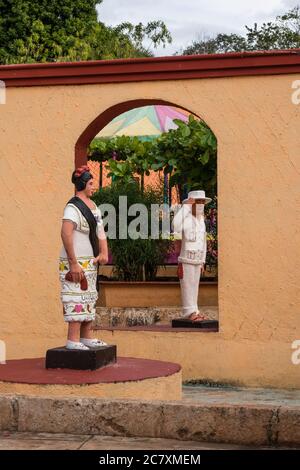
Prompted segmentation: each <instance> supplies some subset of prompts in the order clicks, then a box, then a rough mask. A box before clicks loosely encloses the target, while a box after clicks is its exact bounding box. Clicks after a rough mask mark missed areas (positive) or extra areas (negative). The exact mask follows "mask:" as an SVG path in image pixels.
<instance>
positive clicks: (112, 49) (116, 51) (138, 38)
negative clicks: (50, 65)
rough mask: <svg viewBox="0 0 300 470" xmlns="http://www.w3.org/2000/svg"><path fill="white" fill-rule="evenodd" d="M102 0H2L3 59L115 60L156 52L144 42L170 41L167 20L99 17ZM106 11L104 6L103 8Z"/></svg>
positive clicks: (0, 51)
mask: <svg viewBox="0 0 300 470" xmlns="http://www.w3.org/2000/svg"><path fill="white" fill-rule="evenodd" d="M101 3H102V0H56V1H55V2H50V1H49V0H10V1H7V0H0V63H2V64H13V63H32V62H51V61H53V62H59V61H64V62H65V61H79V60H92V59H113V58H127V57H140V56H149V55H152V53H151V51H150V49H146V48H145V47H144V46H143V41H144V40H145V39H146V38H149V40H150V42H151V45H153V47H157V46H158V45H159V44H163V45H165V44H166V42H170V41H171V36H170V33H169V31H168V30H167V28H166V26H165V24H164V23H163V22H161V21H152V22H149V23H148V24H147V25H143V24H141V23H140V24H138V25H132V24H130V23H124V24H122V25H120V26H117V27H109V26H106V25H105V24H104V23H102V22H101V21H99V20H98V18H97V10H96V6H98V5H101ZM100 15H101V11H100Z"/></svg>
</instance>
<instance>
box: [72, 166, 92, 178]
mask: <svg viewBox="0 0 300 470" xmlns="http://www.w3.org/2000/svg"><path fill="white" fill-rule="evenodd" d="M85 171H90V169H89V167H88V166H87V165H82V166H80V167H79V168H76V171H75V176H76V177H79V176H81V175H82V173H84V172H85Z"/></svg>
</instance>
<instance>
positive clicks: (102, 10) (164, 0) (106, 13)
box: [98, 0, 300, 55]
mask: <svg viewBox="0 0 300 470" xmlns="http://www.w3.org/2000/svg"><path fill="white" fill-rule="evenodd" d="M297 4H300V0H295V1H293V0H264V1H263V2H262V1H261V0H251V1H247V2H241V1H240V0H226V1H224V0H223V1H222V0H210V1H209V2H207V0H188V2H186V3H185V2H183V1H182V0H151V1H149V0H103V3H102V4H101V5H100V6H99V8H98V11H99V19H100V21H103V22H104V23H106V24H109V25H117V24H119V23H122V22H123V21H130V22H132V23H139V22H143V23H147V22H148V21H151V20H158V19H160V20H163V21H164V22H165V23H166V25H167V27H168V28H169V30H170V31H171V34H172V37H173V43H172V44H171V45H169V46H167V47H166V48H165V49H164V48H163V47H159V48H158V49H157V50H156V51H154V53H155V55H171V54H173V53H174V52H176V51H178V50H180V49H182V48H185V47H186V46H187V45H189V44H190V43H191V42H192V41H193V40H194V39H197V38H199V37H201V35H203V34H205V35H206V36H211V35H214V34H216V33H219V32H224V33H231V32H232V33H237V34H242V33H244V31H245V29H244V26H245V25H246V24H247V25H248V26H252V25H253V24H254V23H255V22H257V23H262V22H265V21H270V20H272V19H275V17H276V16H277V15H279V14H282V13H284V12H286V11H287V10H289V9H290V8H292V7H294V6H296V5H297ZM145 45H146V46H149V44H145Z"/></svg>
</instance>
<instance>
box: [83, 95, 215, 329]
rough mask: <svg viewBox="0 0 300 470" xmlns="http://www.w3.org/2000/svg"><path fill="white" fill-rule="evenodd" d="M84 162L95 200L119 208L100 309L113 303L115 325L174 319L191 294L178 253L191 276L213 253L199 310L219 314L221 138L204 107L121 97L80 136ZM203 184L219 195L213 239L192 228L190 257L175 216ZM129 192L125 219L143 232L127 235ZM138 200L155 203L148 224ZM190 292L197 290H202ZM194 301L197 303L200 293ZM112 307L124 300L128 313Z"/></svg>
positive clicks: (210, 230) (209, 230) (210, 210)
mask: <svg viewBox="0 0 300 470" xmlns="http://www.w3.org/2000/svg"><path fill="white" fill-rule="evenodd" d="M83 164H88V165H89V167H90V170H91V172H92V174H93V177H94V178H93V180H94V186H95V189H96V192H95V194H94V197H93V199H94V201H95V202H96V204H97V205H98V206H100V207H101V208H102V207H103V208H104V206H102V205H103V204H112V205H113V206H114V208H115V214H116V221H115V228H114V229H112V230H111V231H110V232H107V236H108V242H109V262H108V264H107V265H105V266H100V270H99V275H100V295H99V299H98V310H99V311H102V313H103V309H104V310H107V311H106V312H105V313H106V318H109V319H108V325H109V326H112V325H114V326H136V325H152V324H154V323H155V324H157V325H161V324H170V321H171V319H172V318H174V317H176V316H177V317H178V315H179V314H180V313H179V311H180V309H181V307H182V305H181V304H182V300H183V299H182V298H181V290H180V285H179V279H178V277H180V278H181V276H182V270H181V269H178V257H179V259H181V258H182V257H183V260H184V262H183V263H182V266H183V276H189V275H191V274H188V271H189V269H190V266H191V265H197V263H198V262H199V261H203V257H204V258H205V268H204V269H203V272H202V273H201V280H200V288H199V291H198V307H199V309H198V310H200V312H201V314H203V315H204V318H206V319H210V320H216V319H218V236H217V139H216V136H215V135H214V133H213V131H212V130H211V129H210V128H209V126H208V125H207V124H206V123H205V122H204V121H203V120H202V119H201V117H200V116H199V115H196V114H195V113H192V112H191V111H189V110H188V109H185V108H182V107H181V106H178V105H176V103H170V102H167V101H164V100H154V99H153V100H144V99H143V100H142V99H141V100H133V101H127V102H124V103H119V104H117V105H115V106H112V107H110V108H108V109H107V110H105V111H104V112H103V113H101V114H100V115H99V116H97V117H96V118H95V119H94V120H93V121H92V122H91V123H90V124H89V125H88V127H87V128H86V129H85V131H84V132H83V133H82V134H81V136H80V137H79V139H78V141H77V143H76V146H75V167H78V166H80V165H83ZM198 190H202V191H205V196H206V197H209V198H211V202H209V203H208V204H206V205H205V225H206V247H205V248H204V247H203V246H202V245H201V242H200V241H199V240H200V238H201V237H198V236H197V234H196V237H195V235H194V234H191V233H190V234H189V235H187V233H186V232H184V234H183V235H184V237H185V238H187V237H189V239H188V242H189V243H188V245H189V249H188V250H187V248H185V250H187V251H186V252H185V256H188V257H189V259H192V258H193V260H192V262H191V263H190V262H188V263H185V261H188V260H187V259H186V258H185V257H184V256H183V253H182V251H183V248H182V247H183V241H182V240H181V241H180V240H179V239H180V236H179V235H178V232H176V231H175V232H174V221H173V218H174V213H175V214H176V210H177V209H178V205H180V204H181V202H182V201H183V200H185V199H186V198H187V197H188V194H189V192H191V191H198ZM121 196H122V197H126V202H127V206H126V211H127V212H126V217H125V219H124V217H123V218H122V221H123V222H122V223H123V229H124V220H125V225H126V222H127V228H129V227H130V225H134V226H135V228H136V231H137V232H138V233H139V235H137V236H136V237H134V238H130V235H129V232H130V230H129V231H127V229H126V238H125V239H124V238H121V237H120V236H119V234H120V224H121V217H120V210H121V209H120V207H121V206H120V197H121ZM133 204H143V205H144V206H145V207H146V208H147V221H146V222H147V223H146V224H145V223H144V222H143V220H142V218H141V216H142V215H143V214H142V213H141V211H137V212H135V217H133V215H132V214H133V213H132V212H130V207H131V206H133ZM153 205H159V206H160V210H159V211H158V212H159V215H158V219H159V220H158V231H157V230H156V231H155V232H153V231H152V224H153V222H152V221H151V220H150V219H151V217H153V214H154V212H152V209H151V208H152V207H153ZM163 205H164V206H163ZM150 206H151V207H150ZM166 206H168V207H169V209H170V210H169V214H170V224H169V232H168V228H166V226H164V223H163V218H164V216H165V214H164V209H162V207H166ZM108 215H109V214H108V212H107V211H106V209H105V208H104V209H103V210H102V216H103V219H104V221H105V222H108V224H109V217H108ZM137 220H138V223H137ZM108 224H107V225H106V230H108V228H109V227H108ZM143 224H144V225H143ZM145 225H146V226H147V227H146V232H145ZM143 227H144V228H143ZM199 227H200V226H198V229H199ZM198 229H197V230H198ZM202 230H203V226H202ZM153 233H155V236H153ZM162 233H163V236H162ZM112 234H113V236H112ZM157 234H158V235H157ZM123 236H124V232H123V235H122V237H123ZM193 237H194V238H193ZM193 243H194V245H193ZM199 243H200V244H199ZM192 245H193V246H192ZM200 245H201V246H200ZM205 251H206V253H205ZM180 255H181V258H180ZM182 266H181V267H182ZM185 266H187V268H186V270H185ZM192 276H193V274H192ZM196 277H197V276H196ZM127 282H128V284H127ZM182 282H183V281H182V280H181V281H180V283H181V284H182ZM121 283H122V284H121ZM121 285H122V292H123V293H122V292H121V290H120V286H121ZM126 286H127V287H126ZM190 295H192V296H193V295H194V297H195V293H194V294H193V293H191V294H190ZM187 302H188V303H189V302H191V300H188V301H187V300H185V307H186V303H187ZM193 302H194V303H193V305H194V304H195V302H196V303H197V301H195V298H194V300H193ZM112 307H119V308H120V307H122V308H124V312H123V314H122V315H120V314H119V313H120V312H118V315H117V316H116V317H114V318H112V317H111V316H113V315H114V314H113V313H111V312H112V310H111V309H112ZM126 307H127V308H128V307H130V308H131V312H130V318H127V317H126ZM135 308H136V312H135V311H134V310H135ZM132 309H133V310H132ZM186 312H187V310H185V314H186ZM102 325H103V322H102ZM152 326H153V325H152Z"/></svg>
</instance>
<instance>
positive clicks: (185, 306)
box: [180, 263, 202, 317]
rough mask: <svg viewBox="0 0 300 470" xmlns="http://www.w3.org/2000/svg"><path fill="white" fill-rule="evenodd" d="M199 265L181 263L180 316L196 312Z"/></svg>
mask: <svg viewBox="0 0 300 470" xmlns="http://www.w3.org/2000/svg"><path fill="white" fill-rule="evenodd" d="M201 266H202V265H201V264H189V263H182V268H183V278H182V279H180V288H181V302H182V316H183V317H188V316H189V315H190V314H191V313H193V312H198V311H199V310H198V291H199V281H200V274H201Z"/></svg>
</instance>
